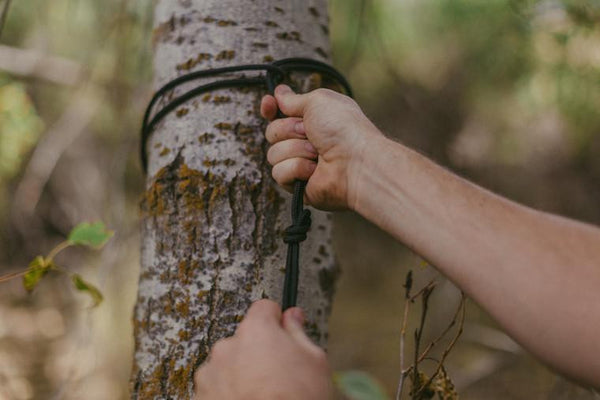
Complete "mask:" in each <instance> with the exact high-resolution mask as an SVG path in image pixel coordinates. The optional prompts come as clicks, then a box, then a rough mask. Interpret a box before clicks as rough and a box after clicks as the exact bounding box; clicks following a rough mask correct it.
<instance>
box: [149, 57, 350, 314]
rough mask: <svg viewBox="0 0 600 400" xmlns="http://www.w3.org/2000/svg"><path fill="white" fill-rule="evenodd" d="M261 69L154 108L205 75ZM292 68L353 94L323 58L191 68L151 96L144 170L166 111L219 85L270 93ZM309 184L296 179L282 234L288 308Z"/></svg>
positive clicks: (292, 295) (295, 281) (295, 282)
mask: <svg viewBox="0 0 600 400" xmlns="http://www.w3.org/2000/svg"><path fill="white" fill-rule="evenodd" d="M253 71H259V72H260V71H262V72H264V74H261V75H258V76H254V77H245V76H243V75H242V76H240V77H235V78H228V79H220V80H215V81H213V82H210V83H206V84H203V85H200V86H197V87H195V88H193V89H191V90H189V91H187V92H185V93H183V94H182V95H180V96H178V97H175V98H174V99H172V100H170V101H168V102H167V103H166V104H165V105H164V106H163V107H161V108H159V109H157V110H154V108H155V106H156V104H157V103H158V102H159V101H160V100H161V99H163V98H164V96H165V95H167V94H169V93H170V92H171V91H172V90H174V89H176V88H177V87H178V86H180V85H182V84H184V83H187V82H190V81H193V80H197V79H202V78H211V77H216V76H219V75H222V74H232V73H238V72H239V73H244V72H253ZM291 72H308V73H319V74H321V75H322V76H323V77H324V78H326V79H328V80H331V81H333V82H336V83H337V84H338V85H339V86H340V87H342V88H343V90H344V92H345V94H346V95H348V96H350V97H352V89H351V87H350V85H349V84H348V82H347V81H346V79H345V78H344V76H343V75H342V74H341V73H339V72H338V71H337V70H336V69H335V68H333V67H331V66H330V65H328V64H325V63H323V62H320V61H317V60H312V59H310V58H300V57H296V58H286V59H283V60H278V61H274V62H272V63H270V64H246V65H237V66H230V67H223V68H213V69H206V70H201V71H196V72H191V73H189V74H186V75H182V76H180V77H178V78H176V79H173V80H172V81H170V82H168V83H167V84H165V85H164V86H163V87H161V88H160V89H159V90H158V91H157V92H156V93H155V94H154V96H153V97H152V99H151V100H150V103H149V104H148V107H147V108H146V112H145V113H144V120H143V122H142V138H141V139H142V140H141V148H140V156H141V160H142V167H143V169H144V172H146V171H147V167H148V157H147V154H146V143H147V142H148V138H149V137H150V134H151V133H152V131H153V130H154V128H155V127H156V125H157V124H158V123H159V122H160V121H161V120H162V119H163V118H165V116H166V115H167V114H169V113H170V112H172V111H173V110H175V109H176V108H177V107H179V106H180V105H182V104H184V103H185V102H187V101H188V100H190V99H193V98H195V97H197V96H199V95H201V94H203V93H206V92H210V91H212V90H216V89H224V88H233V87H251V86H263V87H265V88H266V89H267V91H268V92H269V93H270V94H273V92H274V90H275V86H277V85H278V84H279V83H281V82H283V81H284V80H285V79H287V78H289V74H290V73H291ZM284 117H285V115H283V114H282V113H281V112H280V111H278V112H277V118H284ZM305 188H306V182H305V181H296V182H295V183H294V193H293V197H292V224H291V225H290V226H289V227H287V228H286V230H285V232H284V236H283V241H284V242H285V243H286V244H287V245H288V250H287V259H286V266H285V278H284V283H283V297H282V300H281V308H282V309H283V310H286V309H288V308H290V307H294V306H295V305H296V299H297V295H298V276H299V272H300V267H299V258H300V242H302V241H304V240H306V233H307V232H308V230H309V229H310V223H311V218H310V211H309V210H307V209H305V208H304V204H303V201H304V190H305Z"/></svg>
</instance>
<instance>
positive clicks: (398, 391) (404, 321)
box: [396, 290, 411, 400]
mask: <svg viewBox="0 0 600 400" xmlns="http://www.w3.org/2000/svg"><path fill="white" fill-rule="evenodd" d="M406 297H408V290H407V296H406ZM410 304H411V301H410V299H408V298H407V299H406V301H405V302H404V315H403V317H402V329H401V330H400V381H399V382H398V389H396V400H400V396H402V389H403V388H404V376H405V373H404V340H405V339H404V338H405V336H406V324H407V320H408V309H409V308H410Z"/></svg>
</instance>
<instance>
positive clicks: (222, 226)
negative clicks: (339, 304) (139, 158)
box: [131, 0, 335, 399]
mask: <svg viewBox="0 0 600 400" xmlns="http://www.w3.org/2000/svg"><path fill="white" fill-rule="evenodd" d="M327 23H328V16H327V4H326V0H310V1H307V0H293V1H291V0H285V1H284V0H253V1H239V0H179V1H175V0H159V1H158V2H157V6H156V10H155V24H154V33H153V42H154V50H155V54H154V72H155V78H154V87H155V89H158V88H159V87H160V86H162V85H163V84H165V83H166V82H167V81H169V80H171V79H173V78H175V77H177V76H180V75H182V74H184V73H187V72H190V71H193V70H199V69H205V68H212V67H221V66H227V65H239V64H246V63H263V62H269V61H272V60H274V59H281V58H286V57H311V58H315V59H321V60H324V61H327V58H328V54H329V42H328V28H327ZM305 80H308V81H310V79H305ZM204 82H207V81H204ZM190 87H191V86H187V87H183V88H180V89H177V90H176V92H175V93H174V95H178V94H180V93H182V92H183V90H186V89H189V88H190ZM263 94H264V91H263V90H261V89H256V88H254V89H223V90H218V91H214V92H212V93H210V94H207V95H205V96H202V97H200V98H197V99H195V100H192V101H190V102H188V104H186V105H184V106H182V107H180V108H179V109H178V110H176V112H173V113H172V114H171V115H169V116H168V117H167V118H166V119H165V120H164V121H163V122H162V123H161V124H160V126H158V128H157V129H156V130H155V132H154V133H153V135H152V137H151V139H150V141H149V142H148V146H147V151H148V155H149V168H148V176H147V181H146V192H145V194H144V198H143V200H142V268H141V275H140V281H139V292H138V301H137V305H136V309H135V318H134V325H135V340H136V350H135V362H134V368H133V373H132V378H131V382H132V397H133V398H140V399H176V398H177V399H182V398H190V397H191V395H192V392H193V386H192V385H193V383H192V378H193V373H194V370H195V369H196V368H197V367H198V366H199V365H200V364H201V363H202V362H203V361H204V360H205V358H206V356H207V354H208V352H209V350H210V348H211V346H212V345H213V344H214V343H215V341H217V340H218V339H220V338H223V337H225V336H229V335H231V334H232V333H233V332H234V330H235V327H236V325H237V323H238V322H239V321H240V320H241V319H242V317H243V315H244V314H245V311H246V309H247V308H248V306H249V304H250V303H251V302H252V301H254V300H256V299H260V298H263V297H266V298H271V299H274V300H277V301H279V300H280V297H281V288H282V281H283V271H284V265H285V251H286V246H285V245H284V244H283V243H282V241H281V232H282V231H283V230H284V229H285V227H286V226H287V225H289V224H290V216H289V207H290V204H289V203H290V195H288V194H287V193H284V192H282V191H281V190H279V189H278V188H277V187H276V186H275V184H274V182H273V181H272V179H271V177H270V167H269V166H268V164H267V163H266V160H265V154H266V152H265V151H266V149H267V143H266V141H265V140H264V137H263V132H264V128H265V122H264V121H263V120H262V119H261V117H260V115H259V110H258V106H259V102H260V97H261V96H262V95H263ZM312 212H313V225H312V229H311V232H310V233H309V238H308V240H307V241H305V242H304V243H302V244H301V277H300V290H299V303H300V305H301V306H302V307H304V308H305V310H306V311H307V317H308V318H307V319H308V329H309V332H310V334H311V335H312V337H313V338H314V339H315V340H316V341H317V342H318V343H320V344H322V345H324V344H325V342H326V339H327V325H326V324H327V318H328V315H329V311H330V304H331V296H332V290H333V281H334V278H335V267H334V257H333V254H332V250H331V242H330V234H331V223H330V216H329V215H328V214H326V213H323V212H319V211H316V210H312Z"/></svg>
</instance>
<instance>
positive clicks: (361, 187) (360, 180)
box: [347, 127, 396, 214]
mask: <svg viewBox="0 0 600 400" xmlns="http://www.w3.org/2000/svg"><path fill="white" fill-rule="evenodd" d="M361 136H362V142H361V144H360V145H359V146H358V151H357V153H356V154H355V155H354V156H353V157H352V159H351V162H350V164H349V166H348V186H347V187H348V195H347V196H348V197H347V200H348V208H349V209H350V210H352V211H354V212H357V213H359V214H360V213H361V212H360V211H361V207H362V206H363V205H364V204H365V201H364V197H365V195H366V194H367V193H368V192H369V190H370V189H369V187H370V181H371V180H372V179H373V174H376V173H377V172H376V170H377V168H378V163H377V161H378V158H380V157H381V156H382V155H383V154H384V153H385V152H386V151H389V148H390V146H391V145H395V144H396V143H394V142H393V141H392V140H390V139H388V138H387V137H385V136H384V135H383V134H382V133H381V132H380V131H379V130H377V128H375V127H372V128H371V129H369V130H367V131H366V132H361Z"/></svg>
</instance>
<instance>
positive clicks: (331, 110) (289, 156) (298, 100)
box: [260, 85, 383, 210]
mask: <svg viewBox="0 0 600 400" xmlns="http://www.w3.org/2000/svg"><path fill="white" fill-rule="evenodd" d="M278 107H279V109H280V110H281V112H283V114H285V115H287V116H288V117H287V118H281V119H275V120H274V118H275V116H276V113H277V108H278ZM260 109H261V114H262V116H263V117H265V118H267V119H268V120H270V121H271V122H270V123H269V125H268V127H267V131H266V133H265V136H266V138H267V140H268V141H269V143H271V148H270V149H269V152H268V153H267V160H268V161H269V163H270V164H271V165H273V170H272V175H273V178H274V179H275V181H276V182H277V183H278V184H280V185H281V186H283V187H284V188H285V189H286V190H288V191H291V190H292V188H293V183H294V181H295V180H297V179H298V180H307V181H308V183H307V186H306V192H305V193H306V200H307V202H308V203H309V204H311V205H312V206H315V207H317V208H320V209H324V210H333V209H347V208H350V209H354V208H355V203H356V193H357V190H358V189H357V186H358V185H359V183H358V182H359V180H360V178H361V174H362V170H363V169H364V168H366V166H365V165H364V164H365V162H364V150H365V149H366V147H367V146H368V145H369V143H370V141H371V140H372V139H373V138H374V137H383V135H382V134H381V132H379V130H377V128H376V127H375V126H374V125H373V124H372V123H371V121H369V119H368V118H367V117H366V116H365V115H364V114H363V112H362V110H361V109H360V107H359V106H358V105H357V104H356V102H355V101H354V100H352V99H351V98H350V97H347V96H344V95H342V94H340V93H337V92H334V91H332V90H328V89H317V90H314V91H312V92H309V93H306V94H295V93H294V92H293V91H292V90H291V89H290V88H289V87H288V86H285V85H279V86H277V88H276V89H275V97H273V96H270V95H267V96H265V97H263V99H262V102H261V107H260ZM317 160H318V162H317Z"/></svg>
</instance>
